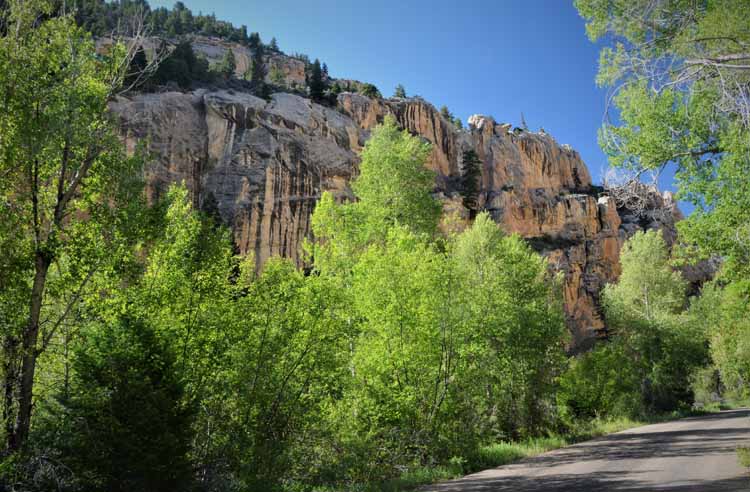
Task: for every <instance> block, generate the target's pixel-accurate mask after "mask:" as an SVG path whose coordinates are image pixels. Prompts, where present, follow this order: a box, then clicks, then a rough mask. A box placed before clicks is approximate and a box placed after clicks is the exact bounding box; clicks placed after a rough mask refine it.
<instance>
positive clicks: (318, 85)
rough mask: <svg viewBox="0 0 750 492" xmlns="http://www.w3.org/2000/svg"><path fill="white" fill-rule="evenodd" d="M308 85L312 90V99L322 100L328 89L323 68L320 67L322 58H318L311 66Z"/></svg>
mask: <svg viewBox="0 0 750 492" xmlns="http://www.w3.org/2000/svg"><path fill="white" fill-rule="evenodd" d="M307 85H308V88H309V90H310V99H312V100H313V101H322V100H323V96H324V94H325V90H326V81H325V80H323V70H322V69H321V67H320V60H318V59H317V58H316V59H315V61H314V62H313V64H312V65H311V66H310V73H309V75H308V80H307Z"/></svg>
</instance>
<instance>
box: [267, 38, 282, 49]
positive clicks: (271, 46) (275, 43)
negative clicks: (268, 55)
mask: <svg viewBox="0 0 750 492" xmlns="http://www.w3.org/2000/svg"><path fill="white" fill-rule="evenodd" d="M268 49H269V50H271V51H276V52H278V51H279V43H278V41H276V38H271V42H270V43H268Z"/></svg>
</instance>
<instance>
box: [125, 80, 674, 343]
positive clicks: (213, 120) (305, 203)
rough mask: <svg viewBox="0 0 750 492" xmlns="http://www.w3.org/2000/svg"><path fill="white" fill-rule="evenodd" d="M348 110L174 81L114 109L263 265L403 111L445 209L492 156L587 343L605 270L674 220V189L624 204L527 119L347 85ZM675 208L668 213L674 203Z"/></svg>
mask: <svg viewBox="0 0 750 492" xmlns="http://www.w3.org/2000/svg"><path fill="white" fill-rule="evenodd" d="M338 102H339V104H338V108H337V109H336V110H334V109H331V108H326V107H323V106H320V105H317V104H313V103H311V102H310V101H309V100H307V99H304V98H302V97H299V96H296V95H291V94H285V93H280V94H274V95H273V98H272V101H270V102H266V101H264V100H262V99H258V98H256V97H254V96H252V95H248V94H243V93H236V92H232V91H213V92H207V91H196V92H194V93H189V94H183V93H163V94H146V95H138V96H135V97H133V98H128V99H126V98H121V99H119V100H117V101H116V102H114V103H113V104H112V106H111V109H112V111H113V113H114V114H115V115H117V116H118V118H119V120H120V124H121V127H122V132H123V135H124V137H125V141H126V143H127V144H128V146H129V147H131V148H132V147H134V145H135V144H136V142H138V141H144V139H145V141H146V142H148V145H149V147H150V150H151V151H153V153H154V155H155V160H154V162H153V163H151V165H150V166H149V169H148V173H147V178H148V183H149V185H148V193H149V195H150V196H151V197H152V198H155V197H157V196H159V195H160V194H162V193H163V192H164V190H165V187H166V186H167V185H168V184H169V183H171V182H177V181H184V182H185V183H186V184H187V186H188V188H189V189H190V191H191V196H192V197H193V200H194V203H195V204H196V206H204V205H205V204H207V203H216V204H217V205H218V211H219V213H220V214H221V217H222V219H223V221H224V222H225V223H227V224H228V225H230V226H231V228H232V230H233V233H234V240H235V242H236V244H237V246H238V248H239V250H240V252H242V253H244V254H247V253H253V254H254V255H255V258H256V262H257V265H258V267H261V266H262V264H263V263H264V262H265V261H266V260H267V259H268V258H269V257H271V256H274V255H280V256H285V257H289V258H292V259H294V260H295V261H296V262H297V263H298V264H301V261H302V259H301V258H302V257H301V244H302V241H303V240H304V238H305V237H307V236H309V234H310V221H309V219H310V214H311V213H312V210H313V208H314V206H315V203H316V201H317V200H318V198H319V197H320V195H321V193H322V192H323V191H325V190H329V191H333V192H334V193H335V194H337V195H339V196H341V197H351V191H350V189H349V187H348V181H349V179H350V178H351V176H352V174H353V173H354V171H355V169H356V166H357V163H358V154H357V152H358V151H359V150H360V149H361V148H362V146H363V145H364V143H365V141H366V139H367V137H368V135H369V131H370V130H371V129H372V128H373V127H374V126H375V125H376V124H378V123H379V122H381V121H382V120H383V118H384V117H385V116H386V115H389V114H390V115H393V116H394V117H395V118H396V120H397V121H398V122H399V124H400V125H401V126H402V127H403V128H405V129H407V130H408V131H409V132H411V133H413V134H415V135H419V136H421V137H423V138H425V139H426V140H427V141H429V142H431V143H432V144H433V147H432V153H431V155H430V158H429V161H428V166H429V167H430V168H432V169H433V170H435V171H436V172H437V175H438V178H437V181H436V190H435V191H436V194H437V196H438V197H439V198H441V200H443V202H444V210H445V211H446V212H450V213H452V214H458V215H459V216H463V217H464V219H465V220H467V219H468V216H469V214H468V211H467V210H466V209H464V208H463V205H461V200H460V196H459V194H458V190H457V183H458V178H459V177H460V174H461V169H462V162H461V159H462V155H463V152H464V151H466V150H469V149H473V150H475V151H476V153H477V154H478V155H479V157H480V159H481V160H482V170H481V171H482V172H481V192H480V196H479V206H480V207H481V208H482V209H485V210H487V211H489V212H490V214H491V215H492V217H493V218H494V219H495V221H496V222H497V223H498V224H500V225H501V226H502V227H503V228H504V229H505V230H506V231H508V232H511V233H518V234H520V235H521V236H523V237H524V238H526V239H528V240H529V241H530V243H531V244H532V246H533V247H534V248H535V249H536V250H537V251H539V252H540V253H542V254H543V255H545V256H547V258H548V260H549V263H550V266H551V268H553V269H554V270H556V271H560V272H563V274H564V276H565V282H564V299H565V309H566V316H567V320H568V325H569V327H570V330H571V332H572V334H573V348H574V349H583V348H585V347H586V346H588V345H589V344H590V343H591V341H592V340H594V339H595V338H596V337H597V336H598V335H600V334H601V333H602V330H603V328H604V323H603V321H602V318H601V315H600V313H599V308H598V299H599V292H600V291H601V289H602V287H603V286H604V284H606V283H607V282H611V281H613V280H615V279H616V278H617V276H618V275H619V273H620V270H619V261H618V256H619V250H620V247H621V246H622V243H623V242H624V241H625V239H626V238H627V237H629V236H630V235H632V233H634V232H635V231H636V230H638V229H640V228H643V227H661V228H667V229H669V230H673V225H674V220H675V215H674V208H673V207H672V205H671V201H669V200H666V201H665V200H664V199H662V197H661V196H660V195H658V194H656V193H654V196H653V203H652V204H651V208H652V209H653V210H654V211H655V212H656V211H658V213H654V214H653V216H650V217H644V216H643V215H640V216H633V215H632V214H629V213H628V211H627V210H619V211H618V210H617V207H616V205H615V203H614V200H613V199H612V198H610V197H607V196H601V197H599V196H597V193H596V192H595V189H594V187H592V185H591V177H590V174H589V172H588V169H587V168H586V166H585V164H584V163H583V161H582V160H581V158H580V156H579V155H578V153H577V152H575V151H573V150H571V149H570V148H569V147H567V146H562V145H559V144H557V143H556V142H555V140H554V139H553V138H552V137H551V136H549V135H546V134H544V133H531V132H523V131H518V130H516V131H513V130H512V129H511V127H510V126H509V125H499V124H497V123H495V122H494V121H493V120H492V119H491V118H486V117H481V116H475V117H472V118H471V119H470V121H469V123H470V127H469V129H468V130H458V129H457V128H456V127H455V126H454V125H453V124H452V123H451V122H449V121H446V120H445V119H443V118H442V117H441V116H440V114H439V112H438V111H436V109H435V108H434V107H433V106H432V105H430V104H429V103H427V102H425V101H423V100H421V99H407V100H402V99H391V100H378V99H369V98H366V97H363V96H361V95H357V94H350V93H343V94H341V95H340V96H339V101H338ZM665 210H666V213H665V212H664V211H665Z"/></svg>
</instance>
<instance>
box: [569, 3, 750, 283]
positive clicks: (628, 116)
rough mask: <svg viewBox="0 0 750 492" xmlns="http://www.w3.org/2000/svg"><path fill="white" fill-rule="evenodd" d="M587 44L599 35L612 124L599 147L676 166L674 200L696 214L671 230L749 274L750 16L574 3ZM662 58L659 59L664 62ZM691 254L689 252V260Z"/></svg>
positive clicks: (742, 10)
mask: <svg viewBox="0 0 750 492" xmlns="http://www.w3.org/2000/svg"><path fill="white" fill-rule="evenodd" d="M576 6H577V7H578V10H579V12H580V14H581V15H582V16H583V17H584V18H585V19H586V21H587V25H586V31H587V33H588V35H589V37H590V38H591V39H592V40H594V41H595V40H598V39H602V38H604V37H605V36H606V39H607V45H608V46H605V47H604V48H603V49H602V51H601V58H600V68H599V74H598V76H597V82H598V83H599V84H600V85H606V86H609V87H611V88H613V96H614V97H613V100H614V103H615V106H616V109H617V110H618V111H619V123H618V124H615V123H607V124H605V125H604V127H603V128H602V131H601V137H600V140H601V143H602V146H603V148H604V149H605V151H606V152H607V153H608V154H609V155H610V162H611V163H612V164H613V165H616V166H624V167H629V168H633V169H635V170H641V169H652V170H660V169H663V168H664V166H666V165H667V164H668V163H675V164H676V165H677V173H676V179H677V183H678V189H679V193H678V198H680V199H684V200H689V201H691V202H693V203H694V204H695V205H696V207H697V209H696V212H695V213H692V214H691V215H690V216H689V217H688V218H687V219H686V220H685V221H682V222H681V223H680V224H679V225H678V228H679V231H680V234H681V237H682V242H684V243H685V244H687V245H689V246H690V247H691V251H689V252H690V253H692V255H693V256H702V257H706V256H710V255H713V254H718V255H721V256H722V257H723V258H725V260H726V267H725V269H724V272H725V274H726V275H736V276H739V277H747V275H749V274H750V270H749V269H748V265H750V250H748V249H747V248H746V244H747V243H748V240H749V238H750V236H749V235H748V234H750V202H748V197H750V193H748V183H749V181H748V179H747V175H748V173H749V172H750V167H748V166H750V160H748V159H747V154H748V151H749V150H750V98H749V97H748V95H749V92H748V81H750V64H748V63H747V61H748V58H747V53H746V51H747V50H746V49H745V48H746V46H747V45H748V44H750V31H748V29H747V26H748V25H749V24H750V11H748V9H747V5H746V2H744V1H742V0H718V1H713V2H707V3H691V2H688V1H674V2H668V3H665V4H663V5H661V4H660V5H659V8H652V5H651V3H650V2H649V1H648V0H635V1H625V0H618V1H614V2H611V1H608V0H577V1H576ZM665 61H668V63H665ZM696 253H698V255H696Z"/></svg>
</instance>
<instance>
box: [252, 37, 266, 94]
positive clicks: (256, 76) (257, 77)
mask: <svg viewBox="0 0 750 492" xmlns="http://www.w3.org/2000/svg"><path fill="white" fill-rule="evenodd" d="M264 54H265V50H264V49H263V43H261V42H260V39H259V40H258V46H257V47H256V48H255V51H253V59H252V67H251V69H250V83H251V84H252V86H253V88H254V89H255V93H256V94H257V95H259V96H260V97H262V98H264V99H265V98H266V97H268V86H267V85H266V62H265V60H264V59H263V56H264Z"/></svg>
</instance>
